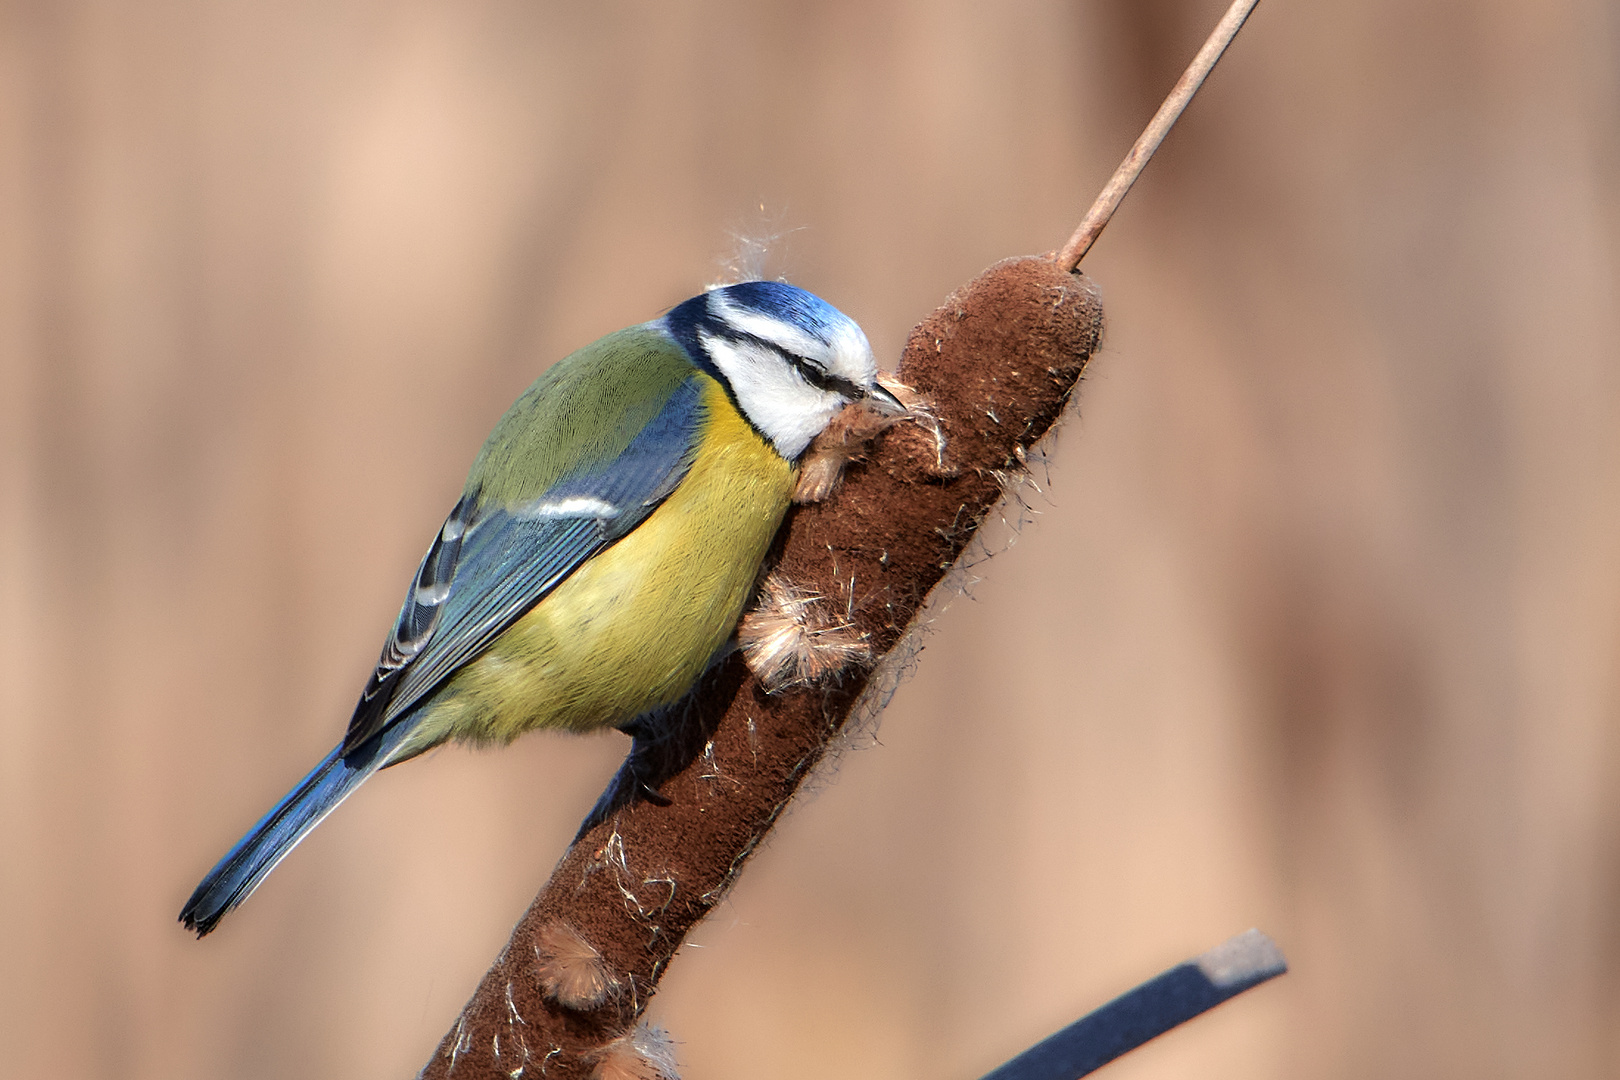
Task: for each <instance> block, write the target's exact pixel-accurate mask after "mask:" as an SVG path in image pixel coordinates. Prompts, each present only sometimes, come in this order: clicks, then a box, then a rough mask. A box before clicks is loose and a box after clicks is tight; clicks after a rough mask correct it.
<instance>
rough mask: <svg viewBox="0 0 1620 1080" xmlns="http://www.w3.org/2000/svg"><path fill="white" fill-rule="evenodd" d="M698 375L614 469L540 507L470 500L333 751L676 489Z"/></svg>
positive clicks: (407, 703) (414, 696)
mask: <svg viewBox="0 0 1620 1080" xmlns="http://www.w3.org/2000/svg"><path fill="white" fill-rule="evenodd" d="M703 382H704V377H703V376H700V375H697V374H695V373H694V376H693V377H692V378H689V379H686V380H685V381H683V382H681V383H680V384H679V385H678V386H677V387H676V388H675V390H674V392H673V393H671V394H670V396H669V398H668V399H667V400H666V402H665V403H664V405H663V407H662V409H660V410H659V412H658V413H657V414H656V415H655V416H654V417H653V419H652V421H651V422H650V423H648V424H647V425H646V426H645V427H643V428H642V429H641V431H640V432H638V433H637V434H636V436H635V438H634V439H632V440H631V441H630V444H629V445H628V446H627V447H626V448H625V450H624V452H623V453H621V454H620V455H618V456H617V457H616V458H614V459H613V460H612V461H609V462H603V463H595V464H591V465H588V466H585V467H580V468H576V469H574V470H573V471H571V472H569V473H567V474H565V475H564V476H563V477H562V478H561V479H559V480H558V481H557V482H556V483H555V484H553V485H552V486H551V487H550V488H549V489H547V491H546V492H545V493H544V494H543V495H541V496H540V497H539V498H538V499H535V500H533V501H531V502H528V503H525V504H523V505H520V506H499V505H481V504H480V503H479V498H478V492H477V491H476V490H474V491H469V492H468V493H467V494H466V495H464V496H463V497H462V499H461V501H460V502H458V503H457V504H456V507H455V509H454V510H452V511H451V513H450V516H449V518H447V519H446V520H445V523H444V527H443V528H442V529H441V530H440V531H439V535H438V536H437V537H435V538H434V541H433V544H432V546H430V547H429V548H428V552H427V555H426V556H424V557H423V559H422V565H421V567H420V569H418V571H417V574H416V578H415V580H414V581H413V582H412V584H411V591H410V593H409V595H408V596H407V597H406V599H405V605H404V607H403V608H401V609H400V613H399V619H398V621H397V622H396V623H395V625H394V632H393V634H392V635H391V636H390V638H389V641H388V644H387V646H386V647H384V649H383V654H382V657H381V659H380V660H378V662H377V667H376V670H375V671H373V673H372V676H371V679H370V680H369V681H368V682H367V684H366V688H365V691H364V692H363V693H362V694H361V696H360V702H359V704H358V705H357V706H356V707H355V711H354V717H353V719H351V720H350V721H349V730H348V733H347V734H346V735H345V736H344V740H343V745H342V746H341V747H339V749H338V753H339V754H340V755H342V754H348V753H351V752H353V751H354V750H355V749H356V748H358V747H359V746H360V745H361V744H363V743H365V742H366V741H367V740H368V739H370V738H371V737H372V736H373V735H375V734H377V733H378V732H379V731H381V730H383V729H384V728H386V727H387V726H388V725H389V724H391V723H393V722H394V721H395V720H396V719H398V718H399V717H401V716H403V715H404V714H405V713H407V712H408V711H409V710H410V709H411V708H412V707H413V706H415V705H416V704H417V703H419V702H420V701H421V700H422V699H423V698H425V697H427V696H428V695H429V694H431V693H432V692H433V691H434V690H435V689H437V688H438V687H439V686H440V685H441V684H442V683H443V682H444V681H445V680H446V679H448V678H449V677H450V676H451V675H452V674H454V673H455V671H456V670H457V669H458V668H460V667H461V666H462V665H463V664H465V663H467V662H468V661H469V660H471V659H473V658H474V657H476V656H477V655H478V654H479V653H480V652H482V651H483V650H484V649H485V648H486V647H487V646H489V644H490V643H491V642H493V641H494V640H495V639H496V638H497V637H499V636H500V635H501V633H502V632H503V631H504V630H506V628H507V627H509V626H511V625H512V623H514V622H515V621H517V620H518V619H519V618H520V617H522V615H523V614H524V613H525V612H527V611H528V610H529V609H530V608H531V607H533V606H534V605H535V604H536V603H537V602H539V601H540V600H541V599H542V598H544V597H545V595H546V594H547V593H549V592H550V591H551V590H552V589H554V588H556V587H557V585H559V584H560V583H561V582H562V581H563V580H564V579H565V578H567V577H568V575H569V574H571V573H572V572H573V571H574V570H575V569H577V568H578V567H579V566H580V564H582V563H584V562H585V560H587V559H589V558H591V557H592V556H593V555H595V554H597V553H598V552H600V551H602V550H603V549H604V548H606V547H607V546H608V545H610V544H612V543H613V542H614V541H615V540H618V539H619V538H620V537H622V536H624V535H626V534H627V533H629V532H630V531H631V530H632V529H634V528H635V527H636V526H637V525H639V524H641V522H642V521H644V520H645V519H646V517H647V515H648V514H650V513H652V511H653V510H654V509H655V508H656V507H657V506H658V504H659V503H661V502H663V500H664V499H665V498H666V497H667V496H668V495H669V493H670V492H671V491H673V490H675V487H676V486H677V485H678V484H679V483H680V482H681V480H682V478H683V477H685V475H686V473H687V470H688V469H689V468H691V464H692V459H693V457H694V455H695V454H696V450H697V444H698V440H699V438H700V437H701V434H702V427H703V421H704V417H705V410H704V405H703Z"/></svg>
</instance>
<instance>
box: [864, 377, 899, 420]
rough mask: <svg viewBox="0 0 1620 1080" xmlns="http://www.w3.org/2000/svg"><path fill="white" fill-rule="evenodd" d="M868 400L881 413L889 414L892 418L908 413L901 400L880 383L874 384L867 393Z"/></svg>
mask: <svg viewBox="0 0 1620 1080" xmlns="http://www.w3.org/2000/svg"><path fill="white" fill-rule="evenodd" d="M866 400H868V401H870V402H871V403H872V404H874V405H876V406H877V409H878V411H879V412H882V413H887V414H888V415H890V416H899V415H900V414H901V413H903V412H905V411H906V407H905V406H904V405H902V404H900V399H899V398H897V397H895V396H894V395H893V394H891V393H889V392H888V391H887V390H885V389H883V387H882V386H881V385H880V384H878V383H873V384H872V386H871V389H869V390H867V391H866Z"/></svg>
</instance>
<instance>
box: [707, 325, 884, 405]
mask: <svg viewBox="0 0 1620 1080" xmlns="http://www.w3.org/2000/svg"><path fill="white" fill-rule="evenodd" d="M722 325H723V326H724V330H723V332H722V336H723V337H725V338H726V339H728V340H730V341H746V342H748V343H749V344H750V345H756V346H758V347H759V348H761V349H769V350H770V351H771V352H774V353H776V354H777V355H778V356H780V357H782V358H783V359H784V360H786V361H787V362H788V363H789V364H792V365H793V370H794V371H797V372H798V373H799V376H800V377H801V378H802V379H804V381H805V382H807V383H809V384H810V385H811V386H813V387H815V388H816V389H817V390H824V391H826V392H827V393H829V394H838V395H840V396H842V397H846V398H849V399H850V400H851V401H853V400H855V399H857V398H861V397H865V396H866V392H865V391H864V390H862V389H861V388H860V387H859V386H856V385H855V384H854V383H853V382H851V381H850V380H848V379H846V378H844V377H843V376H842V375H833V374H831V373H829V372H828V371H827V370H826V369H824V368H823V367H821V366H820V365H819V364H817V363H815V362H814V361H812V360H811V359H810V358H809V357H805V356H800V355H798V354H797V353H791V352H788V351H787V350H786V349H784V348H782V346H780V345H778V344H776V343H775V342H774V341H766V340H765V339H764V338H762V337H760V336H759V335H758V334H750V333H748V332H747V331H746V330H738V329H737V328H736V327H734V326H730V325H726V324H722Z"/></svg>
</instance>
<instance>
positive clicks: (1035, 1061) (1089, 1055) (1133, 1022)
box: [984, 930, 1288, 1080]
mask: <svg viewBox="0 0 1620 1080" xmlns="http://www.w3.org/2000/svg"><path fill="white" fill-rule="evenodd" d="M1287 970H1288V961H1286V960H1284V959H1283V954H1282V950H1280V949H1278V948H1277V946H1276V944H1275V943H1274V942H1273V941H1272V940H1271V939H1270V938H1268V937H1266V935H1264V934H1262V933H1261V932H1260V931H1258V930H1245V931H1244V932H1243V933H1241V934H1239V935H1238V936H1237V937H1235V938H1232V939H1230V940H1228V941H1224V942H1222V943H1221V944H1219V945H1217V946H1215V947H1214V948H1213V949H1211V950H1209V952H1207V953H1204V954H1203V955H1202V956H1197V957H1194V958H1193V959H1191V960H1189V961H1187V962H1186V963H1185V964H1178V965H1176V966H1175V967H1173V968H1171V969H1170V970H1169V971H1166V972H1165V973H1164V974H1162V975H1160V976H1158V977H1157V978H1155V979H1150V980H1148V981H1147V982H1145V983H1143V984H1142V985H1141V986H1138V987H1137V988H1136V989H1135V990H1132V991H1130V992H1129V993H1125V994H1121V995H1120V996H1119V997H1117V998H1115V999H1114V1000H1113V1001H1110V1002H1109V1003H1108V1004H1106V1005H1104V1006H1103V1007H1102V1008H1100V1009H1098V1010H1097V1011H1095V1012H1093V1013H1089V1014H1087V1015H1086V1016H1082V1017H1081V1018H1080V1019H1078V1020H1076V1021H1075V1022H1074V1023H1072V1024H1070V1025H1069V1026H1068V1027H1066V1028H1064V1029H1063V1030H1062V1031H1060V1032H1058V1033H1057V1034H1055V1035H1052V1036H1050V1037H1048V1038H1046V1039H1043V1040H1041V1041H1040V1042H1038V1043H1036V1044H1035V1045H1034V1046H1032V1047H1030V1048H1029V1049H1028V1050H1025V1051H1024V1052H1023V1053H1022V1054H1019V1055H1018V1056H1017V1057H1015V1058H1013V1059H1012V1060H1011V1061H1009V1062H1007V1063H1006V1064H1005V1065H1003V1066H1001V1067H1000V1068H998V1069H993V1070H991V1071H990V1072H988V1073H986V1074H985V1075H984V1080H1076V1078H1077V1077H1081V1076H1085V1075H1086V1074H1087V1073H1089V1072H1091V1071H1092V1070H1094V1069H1100V1068H1102V1066H1104V1065H1106V1064H1108V1063H1109V1062H1110V1061H1113V1060H1114V1059H1115V1058H1117V1057H1119V1055H1121V1054H1123V1053H1126V1052H1127V1051H1130V1050H1135V1049H1136V1048H1137V1047H1138V1046H1141V1045H1142V1044H1143V1043H1145V1042H1147V1041H1148V1040H1149V1039H1152V1038H1155V1037H1156V1036H1159V1035H1163V1034H1164V1033H1165V1032H1167V1031H1169V1030H1170V1029H1171V1028H1173V1027H1175V1026H1176V1025H1177V1024H1181V1023H1185V1022H1186V1021H1188V1020H1191V1019H1192V1018H1193V1017H1195V1016H1197V1015H1198V1014H1199V1013H1201V1012H1204V1011H1206V1010H1208V1009H1212V1008H1214V1007H1215V1006H1217V1005H1219V1004H1220V1003H1221V1002H1223V1001H1225V1000H1226V999H1227V998H1230V997H1236V996H1237V995H1238V994H1241V993H1243V991H1245V990H1247V989H1249V988H1250V987H1251V986H1259V985H1260V984H1261V983H1263V982H1265V981H1266V980H1267V979H1271V978H1275V977H1276V976H1278V975H1281V974H1282V973H1283V972H1285V971H1287Z"/></svg>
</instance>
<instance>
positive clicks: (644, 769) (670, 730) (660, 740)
mask: <svg viewBox="0 0 1620 1080" xmlns="http://www.w3.org/2000/svg"><path fill="white" fill-rule="evenodd" d="M746 674H747V669H746V668H745V667H744V665H743V664H742V663H741V662H740V657H737V656H736V654H735V652H734V650H733V648H732V645H731V643H729V642H728V643H727V645H726V646H725V647H724V648H722V650H721V651H720V653H718V654H717V655H716V658H715V661H714V662H713V663H712V664H711V665H710V666H709V668H708V670H707V671H705V672H704V674H703V676H702V677H701V678H699V679H698V681H697V684H696V685H695V686H693V688H692V689H691V690H690V691H689V692H688V693H687V695H686V696H685V697H684V698H682V699H681V700H679V701H677V702H675V703H674V704H673V705H668V706H665V707H664V708H662V709H655V710H653V711H652V712H648V713H643V714H642V715H641V716H638V717H636V718H635V719H634V720H632V721H630V722H629V723H627V724H622V725H620V727H619V730H620V731H623V732H624V733H625V734H626V735H629V736H630V738H631V743H630V753H629V754H627V755H625V759H624V763H623V764H621V765H620V766H619V771H618V772H617V773H615V774H614V775H613V779H612V780H610V781H608V786H607V788H606V789H605V790H604V791H603V792H602V794H601V797H599V798H598V799H597V800H596V805H595V806H594V807H592V808H591V812H590V813H589V814H587V815H586V817H585V821H584V822H583V823H582V824H581V825H580V827H579V834H578V835H577V836H575V837H574V839H575V841H576V842H577V841H578V840H579V838H580V837H582V836H584V835H585V834H586V833H587V832H589V831H590V830H591V829H593V828H595V827H596V826H597V825H599V824H601V823H602V822H604V821H606V820H608V819H609V818H611V817H612V816H613V815H614V814H616V813H618V812H619V811H620V810H622V809H624V808H625V807H627V806H630V805H631V804H632V803H636V802H645V803H650V804H651V805H653V806H668V805H670V799H669V798H668V797H667V796H665V795H664V794H662V793H661V792H660V791H659V789H660V788H661V787H663V786H664V784H665V783H667V782H668V781H669V780H670V779H671V778H672V777H674V776H676V775H677V774H678V773H680V772H681V771H682V770H684V769H685V768H686V767H687V766H688V765H690V764H691V763H692V762H693V761H696V760H697V758H698V756H699V755H701V754H702V753H703V748H704V746H705V745H706V744H707V743H708V741H709V740H710V739H711V738H713V737H714V730H715V727H716V726H717V725H718V724H719V722H720V716H721V712H719V711H716V710H714V709H713V708H710V709H708V710H705V709H704V708H703V707H702V702H703V701H705V700H708V701H711V702H712V701H717V700H719V701H729V700H730V697H731V693H732V692H734V691H735V688H736V686H737V685H739V684H740V683H741V682H742V679H743V677H744V676H745V675H746ZM716 689H724V690H725V692H724V693H719V694H716V693H714V691H715V690H716ZM706 692H707V693H708V695H709V696H707V697H705V693H706Z"/></svg>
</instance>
